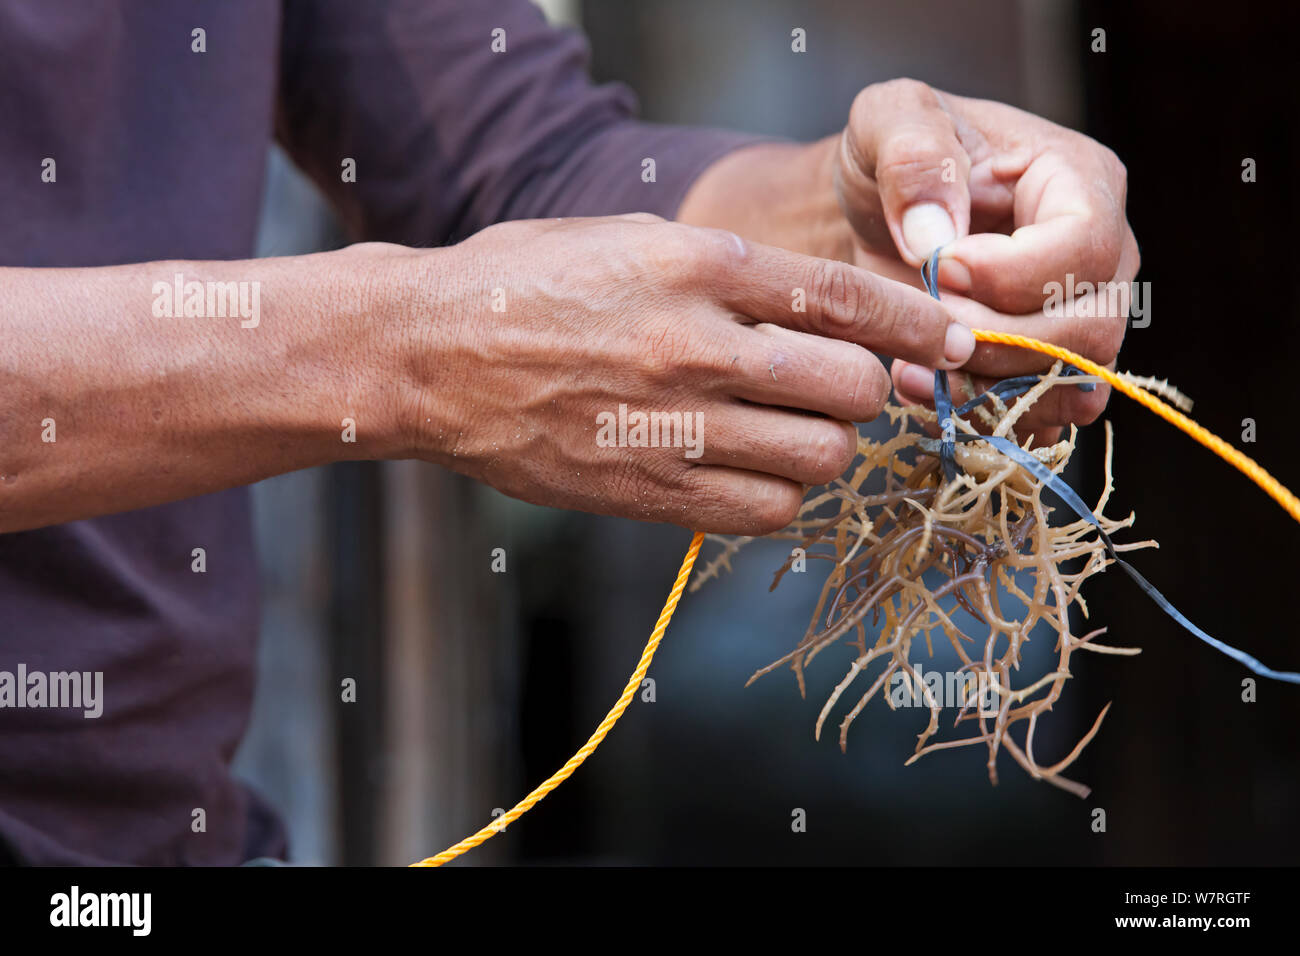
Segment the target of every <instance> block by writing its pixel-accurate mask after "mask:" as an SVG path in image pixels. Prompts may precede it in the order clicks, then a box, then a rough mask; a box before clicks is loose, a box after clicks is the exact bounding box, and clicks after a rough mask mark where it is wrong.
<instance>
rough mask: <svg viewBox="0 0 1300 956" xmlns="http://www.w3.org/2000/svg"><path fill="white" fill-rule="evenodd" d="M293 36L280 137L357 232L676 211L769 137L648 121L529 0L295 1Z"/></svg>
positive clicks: (287, 15) (415, 232) (453, 232)
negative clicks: (738, 155)
mask: <svg viewBox="0 0 1300 956" xmlns="http://www.w3.org/2000/svg"><path fill="white" fill-rule="evenodd" d="M281 46H282V49H281V64H280V89H279V94H278V102H277V109H276V136H277V138H278V140H279V141H280V142H281V144H282V145H283V146H284V147H285V149H286V150H287V151H288V152H289V154H290V155H291V156H292V158H293V160H294V162H295V163H297V164H298V165H299V166H300V167H301V168H302V169H303V170H304V171H305V172H306V173H307V174H308V175H309V176H310V177H311V178H312V179H313V180H314V181H315V182H316V184H317V185H318V186H319V187H320V188H321V189H322V190H323V191H324V192H325V193H326V195H327V196H328V197H329V198H330V199H331V201H332V202H333V203H334V205H335V206H336V207H337V208H338V209H339V211H340V213H341V215H342V217H343V219H344V222H345V224H346V226H347V228H348V230H349V232H350V233H351V234H352V236H353V237H354V238H357V239H370V240H384V241H388V242H400V243H404V244H407V245H435V244H439V243H444V242H454V241H458V240H460V239H462V238H464V237H466V236H468V235H471V234H473V233H474V232H476V231H478V230H479V229H482V228H484V227H485V226H488V225H491V224H492V223H494V222H499V221H502V220H507V219H532V218H545V217H552V216H588V215H613V214H617V213H623V212H651V213H655V214H657V215H661V216H664V217H665V218H672V217H673V216H674V215H675V214H676V212H677V208H678V206H679V205H680V204H681V201H682V198H683V197H684V196H685V194H686V191H687V189H688V188H689V186H690V184H691V183H692V182H693V181H694V180H695V178H696V177H697V176H698V175H699V174H700V173H701V172H703V171H704V169H705V168H707V167H708V166H709V165H710V164H711V163H713V162H714V161H715V160H717V159H718V158H720V157H721V156H723V155H724V154H726V153H727V152H729V151H731V150H733V149H736V148H738V147H740V146H743V145H747V144H749V143H753V142H758V141H760V138H759V137H755V136H749V135H745V134H739V133H732V132H724V131H721V130H707V129H695V128H687V127H675V126H666V125H660V124H654V123H645V122H640V121H638V120H637V119H636V118H635V112H636V99H635V97H634V96H633V94H632V93H631V91H630V90H628V89H627V88H626V87H624V86H621V85H618V84H608V85H603V86H596V85H594V84H593V83H592V82H591V80H590V78H589V76H588V74H587V61H588V55H587V47H586V44H585V41H584V40H583V39H582V37H581V36H580V35H579V34H577V33H576V32H574V31H571V30H564V29H557V28H554V27H551V26H550V25H548V24H547V23H546V21H545V19H544V17H543V16H542V14H541V12H540V11H539V10H538V9H537V8H536V7H535V6H534V5H533V4H532V3H531V2H529V0H370V2H365V3H362V2H358V0H286V2H285V4H284V21H283V25H282V42H281ZM347 160H352V161H353V162H354V164H355V181H354V182H352V181H346V180H347V179H348V176H347V175H346V168H345V167H346V165H347V163H346V161H347ZM646 160H653V177H651V175H650V169H649V164H647V163H646V162H645V161H646ZM647 180H651V181H647Z"/></svg>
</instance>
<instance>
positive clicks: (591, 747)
mask: <svg viewBox="0 0 1300 956" xmlns="http://www.w3.org/2000/svg"><path fill="white" fill-rule="evenodd" d="M703 543H704V532H703V531H697V532H695V537H693V538H692V539H691V546H690V547H689V548H687V549H686V557H684V558H682V567H681V570H679V571H678V572H677V580H676V581H674V582H673V589H672V590H671V591H669V592H668V600H667V601H665V602H664V609H663V610H662V611H660V612H659V620H658V622H657V623H656V624H655V627H654V630H653V631H651V632H650V640H649V641H647V642H646V646H645V650H644V651H642V652H641V661H640V663H638V664H637V665H636V670H634V671H633V672H632V676H631V677H629V678H628V681H627V686H626V687H624V688H623V695H622V696H621V697H619V699H618V702H617V703H616V704H614V706H613V707H612V708H611V709H610V711H609V713H608V714H606V715H605V719H604V720H602V721H601V722H600V726H599V727H597V728H596V730H595V732H594V733H593V734H592V735H591V736H590V737H589V738H588V739H587V742H586V743H585V744H583V745H582V749H581V750H579V751H578V752H577V753H576V754H574V755H573V756H572V757H570V758H569V760H568V762H567V763H566V764H565V765H564V766H563V767H561V768H560V769H559V770H557V771H555V773H553V774H551V776H550V777H548V778H547V779H546V781H545V782H544V783H543V784H542V785H541V786H539V787H538V788H537V789H536V790H534V791H533V792H532V793H530V794H529V795H528V796H526V797H524V798H523V799H522V800H520V801H519V802H518V803H517V804H515V807H514V809H512V810H511V811H510V812H509V813H507V814H505V815H504V816H501V817H498V818H497V819H496V820H493V821H492V822H491V823H489V824H488V825H487V826H485V827H484V828H483V829H482V830H479V831H478V833H475V834H474V835H473V836H471V837H466V838H465V839H464V840H461V841H460V842H459V843H457V844H456V845H455V846H453V847H448V848H447V849H446V850H443V851H442V852H441V853H439V854H438V855H437V856H431V857H429V858H428V859H426V860H421V861H420V862H419V863H412V864H411V865H412V866H442V865H443V864H444V863H447V862H450V861H451V860H454V859H456V857H458V856H460V855H461V854H462V853H464V852H465V851H466V850H472V849H473V848H474V847H476V846H478V845H479V844H480V843H482V842H483V841H484V840H487V839H489V838H490V837H492V836H494V835H495V834H496V833H497V831H499V830H503V829H505V828H506V827H507V826H508V825H510V824H511V823H513V822H514V821H516V820H518V819H519V818H520V817H521V816H523V815H524V814H525V813H526V812H527V811H528V810H529V809H531V808H532V806H533V805H534V804H536V803H537V802H538V801H539V800H541V799H542V797H544V796H546V795H547V794H548V793H550V792H551V791H552V790H554V789H555V788H556V787H558V786H559V785H560V784H561V783H563V782H564V781H565V780H567V779H568V778H569V776H570V774H572V773H573V771H575V770H577V769H578V767H579V766H581V765H582V762H583V761H584V760H586V759H587V758H588V757H590V756H591V755H592V753H593V752H594V751H595V749H596V748H597V747H598V746H600V742H601V741H602V740H604V739H605V735H606V734H607V733H609V732H610V731H611V730H613V729H614V725H615V724H616V723H618V719H619V718H620V717H622V716H623V711H625V710H627V705H628V704H630V703H632V697H633V695H635V694H636V692H637V691H638V690H640V688H641V681H642V679H643V678H644V677H645V675H646V671H648V670H649V669H650V661H651V660H652V659H653V658H654V656H655V651H656V650H658V648H659V642H660V641H661V640H663V636H664V631H666V630H668V622H669V621H671V620H672V619H673V612H674V611H676V610H677V602H678V601H680V600H681V599H682V591H684V590H685V589H686V581H687V579H688V578H689V577H690V576H691V568H693V567H694V566H695V559H696V558H697V557H698V556H699V553H700V545H702V544H703Z"/></svg>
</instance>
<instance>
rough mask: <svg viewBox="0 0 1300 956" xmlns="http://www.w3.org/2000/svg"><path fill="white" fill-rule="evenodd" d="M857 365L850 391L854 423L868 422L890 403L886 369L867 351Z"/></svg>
mask: <svg viewBox="0 0 1300 956" xmlns="http://www.w3.org/2000/svg"><path fill="white" fill-rule="evenodd" d="M862 351H863V352H864V353H865V354H863V355H862V356H861V357H860V358H859V360H858V361H857V362H856V363H855V367H854V370H853V372H852V373H850V374H851V375H852V380H851V381H852V384H851V385H850V386H849V389H848V402H847V405H848V409H849V414H850V416H851V417H852V419H853V421H857V422H868V421H871V420H872V419H873V418H875V417H876V416H877V415H879V414H880V413H881V411H883V410H884V407H885V403H886V402H887V401H889V392H890V387H891V383H890V378H889V373H888V372H886V371H885V367H884V366H883V365H881V364H880V362H879V361H877V360H876V357H875V356H874V355H872V354H871V353H870V352H868V351H867V350H866V349H863V350H862Z"/></svg>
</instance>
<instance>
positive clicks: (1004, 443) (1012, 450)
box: [958, 435, 1300, 684]
mask: <svg viewBox="0 0 1300 956" xmlns="http://www.w3.org/2000/svg"><path fill="white" fill-rule="evenodd" d="M958 441H964V442H969V441H986V442H988V443H989V444H990V445H992V446H993V447H994V448H996V449H997V450H998V451H1000V452H1002V454H1004V455H1006V456H1007V457H1008V458H1010V459H1011V460H1012V461H1014V462H1015V463H1016V464H1017V465H1019V466H1020V467H1021V468H1024V469H1025V470H1026V471H1028V472H1029V473H1030V474H1032V475H1033V476H1034V477H1035V478H1037V479H1038V480H1039V481H1041V482H1042V483H1043V485H1044V486H1045V487H1047V488H1049V489H1050V490H1051V491H1052V492H1053V493H1054V494H1055V495H1056V496H1057V497H1058V498H1060V499H1061V500H1062V501H1064V502H1065V503H1066V504H1067V505H1069V506H1070V509H1071V510H1072V511H1073V512H1074V513H1075V514H1077V515H1078V516H1079V517H1080V518H1082V519H1083V520H1084V521H1087V522H1088V523H1089V524H1091V525H1092V526H1093V527H1094V528H1096V529H1097V534H1098V536H1099V537H1100V538H1101V542H1102V544H1103V545H1105V547H1106V553H1107V554H1108V555H1109V556H1110V558H1111V560H1112V561H1114V562H1115V563H1116V564H1117V565H1119V567H1120V568H1122V569H1123V570H1124V573H1126V574H1127V575H1128V576H1129V577H1130V578H1132V579H1133V580H1134V581H1135V582H1136V583H1137V586H1138V587H1140V588H1141V589H1142V590H1143V591H1144V592H1145V593H1146V595H1147V597H1149V598H1151V600H1153V601H1155V602H1156V604H1157V605H1159V606H1160V609H1161V610H1162V611H1164V612H1165V613H1166V614H1168V615H1169V616H1170V617H1171V618H1173V619H1174V620H1175V621H1177V622H1178V623H1179V624H1181V625H1182V626H1183V628H1184V629H1185V630H1186V631H1187V632H1188V633H1190V634H1192V635H1194V636H1196V637H1197V638H1199V639H1200V640H1202V641H1204V642H1205V643H1206V644H1209V645H1210V646H1211V647H1213V648H1214V649H1215V650H1217V651H1219V652H1221V653H1223V654H1226V655H1228V656H1229V657H1231V658H1232V659H1233V660H1234V661H1237V662H1238V663H1240V664H1244V665H1245V666H1246V667H1247V668H1248V669H1249V670H1251V671H1252V672H1254V673H1256V674H1258V675H1259V676H1261V677H1271V678H1273V679H1274V680H1280V681H1286V682H1287V683H1289V684H1300V673H1295V672H1292V671H1277V670H1273V668H1271V667H1266V666H1265V665H1264V664H1262V663H1261V662H1260V661H1259V660H1258V659H1257V658H1254V657H1251V656H1250V655H1249V654H1247V653H1246V652H1245V651H1239V650H1237V648H1235V647H1232V646H1230V645H1228V644H1225V643H1223V641H1221V640H1219V639H1218V638H1216V637H1212V636H1210V635H1209V634H1207V633H1205V632H1204V631H1203V630H1201V629H1200V628H1199V627H1197V626H1196V625H1195V624H1193V623H1192V622H1191V621H1189V620H1188V619H1187V616H1186V615H1185V614H1183V612H1182V611H1180V610H1178V608H1176V607H1174V606H1173V604H1172V603H1170V601H1169V599H1168V598H1167V597H1165V596H1164V595H1163V594H1161V593H1160V592H1159V591H1158V590H1157V589H1156V587H1155V585H1154V584H1152V583H1151V582H1150V581H1148V580H1147V579H1146V578H1144V577H1143V576H1142V575H1141V574H1139V573H1138V570H1137V568H1135V567H1133V565H1131V564H1129V563H1128V562H1127V561H1125V560H1124V559H1123V558H1121V557H1120V556H1119V555H1118V554H1117V553H1116V552H1115V545H1114V544H1113V543H1112V542H1111V540H1110V535H1108V534H1106V532H1105V531H1103V530H1102V528H1101V522H1099V521H1098V520H1097V517H1096V515H1094V514H1093V513H1092V509H1091V508H1089V507H1088V506H1087V505H1086V504H1084V503H1083V499H1081V498H1080V497H1079V496H1078V495H1077V494H1075V491H1074V489H1073V488H1071V487H1070V486H1069V485H1067V484H1066V483H1065V482H1064V481H1063V480H1061V477H1060V476H1059V475H1056V474H1054V473H1053V472H1052V470H1051V469H1049V468H1048V467H1047V466H1046V465H1044V464H1043V463H1042V462H1041V461H1039V460H1038V459H1037V458H1035V457H1034V456H1033V455H1031V454H1030V453H1029V452H1027V451H1025V450H1024V449H1023V448H1021V447H1020V446H1018V445H1017V444H1016V443H1015V442H1013V441H1011V440H1010V439H1007V438H1002V437H1001V436H997V435H961V436H959V437H958Z"/></svg>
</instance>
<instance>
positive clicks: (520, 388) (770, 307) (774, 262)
mask: <svg viewBox="0 0 1300 956" xmlns="http://www.w3.org/2000/svg"><path fill="white" fill-rule="evenodd" d="M388 248H389V249H391V248H393V247H388ZM431 267H436V270H437V271H436V272H432V271H430V269H431ZM394 270H396V271H394ZM421 273H424V274H425V276H426V281H425V282H424V283H419V282H416V284H415V285H414V286H412V279H411V277H412V276H418V275H420V274H421ZM376 274H377V275H381V276H382V275H388V276H390V277H391V276H397V277H399V278H398V279H397V281H391V280H390V281H381V283H380V285H381V286H382V285H387V286H389V287H391V288H394V289H398V290H410V289H414V291H413V292H407V293H405V294H402V295H400V296H398V297H397V298H396V299H395V300H394V301H393V302H392V304H391V308H392V309H393V313H392V318H391V320H392V321H395V322H399V321H400V322H405V323H406V326H407V327H408V328H409V330H410V336H411V343H412V344H411V347H410V348H409V351H408V356H409V357H408V360H407V361H406V362H405V363H404V364H403V365H401V366H399V367H398V368H397V369H394V376H395V381H396V382H397V384H398V388H397V389H395V391H394V393H393V394H394V397H395V398H396V420H397V421H398V423H399V427H400V428H402V429H404V432H403V435H402V439H403V441H404V443H405V455H407V456H410V457H420V458H425V459H428V460H431V461H435V462H438V463H440V464H443V465H446V466H448V467H451V468H454V469H456V470H458V471H461V472H464V473H466V474H468V475H470V476H472V477H474V478H477V479H480V480H482V481H485V482H487V483H489V484H491V485H493V486H495V487H496V488H498V489H500V490H501V491H503V492H505V493H507V494H509V495H512V496H514V497H518V498H522V499H525V500H527V501H531V502H535V503H539V504H546V505H552V506H555V507H561V508H577V509H581V510H584V511H596V512H600V513H607V514H614V515H620V516H625V517H632V518H640V519H648V520H656V521H669V522H673V523H675V524H680V525H685V526H688V527H691V528H695V529H703V530H707V531H715V532H733V533H744V534H762V533H766V532H770V531H774V530H777V529H778V528H781V527H783V526H784V525H785V524H787V523H788V522H789V521H790V520H791V519H792V518H793V517H794V515H795V513H796V511H797V509H798V507H799V504H800V502H801V500H802V498H803V485H804V484H815V483H821V482H826V481H830V480H831V479H833V478H835V477H837V476H838V475H840V474H841V473H842V472H843V471H844V469H845V468H847V467H848V465H849V463H850V462H851V460H852V458H853V456H854V454H855V452H856V449H857V433H856V430H855V428H854V427H853V425H851V424H849V423H850V422H855V421H865V420H868V419H871V418H874V417H875V416H876V415H877V414H879V412H880V410H881V408H882V406H883V404H884V402H885V401H886V399H887V398H888V395H889V390H890V383H889V376H888V373H887V372H886V371H885V369H884V368H883V366H882V365H881V364H880V363H879V362H878V361H877V359H876V358H875V357H874V356H873V355H872V353H871V351H870V350H871V349H878V350H880V351H883V352H887V353H889V354H891V355H899V356H903V357H905V358H906V359H907V360H909V361H912V362H916V363H919V364H921V365H927V366H934V365H936V364H937V365H938V366H940V367H945V368H953V367H956V366H958V365H961V364H962V363H964V362H965V361H966V360H967V359H968V358H969V357H970V355H971V353H972V350H973V347H974V340H973V338H972V337H971V336H970V333H969V331H968V330H966V329H965V328H964V327H963V326H961V325H960V324H958V323H956V322H954V321H952V319H951V317H950V316H949V315H948V314H947V312H946V311H945V309H944V308H943V307H942V306H941V305H940V304H939V303H937V302H935V301H934V300H933V299H931V298H929V297H928V296H926V295H924V293H921V292H919V291H917V290H915V289H913V288H910V287H908V286H905V285H902V284H899V283H894V282H891V281H889V280H886V279H882V278H880V277H878V276H874V275H872V274H871V273H869V272H867V271H865V270H863V269H859V268H856V267H854V266H851V265H848V264H845V263H842V262H834V261H828V260H823V259H815V258H811V257H807V256H802V255H798V254H796V253H792V252H787V251H784V250H779V249H775V248H770V247H767V246H762V245H758V244H755V243H751V242H746V241H743V240H741V239H739V238H738V237H737V236H735V235H734V234H732V233H729V232H724V231H720V230H712V229H697V228H692V227H688V226H684V225H680V224H677V223H668V222H664V221H663V220H661V219H658V218H657V217H654V216H648V215H632V216H620V217H614V218H604V219H567V220H538V221H524V222H515V223H505V224H502V225H498V226H493V227H491V228H489V229H486V230H484V231H483V232H481V233H478V234H477V235H475V236H474V237H472V238H471V239H469V240H467V241H465V242H463V243H461V244H460V245H459V246H456V247H453V248H452V249H449V250H439V251H437V252H435V253H432V254H429V253H426V252H421V251H417V250H405V249H403V250H400V251H398V252H395V253H392V254H391V255H388V256H386V257H384V259H383V260H382V266H381V271H378V272H377V273H376ZM800 309H802V311H800ZM377 320H378V321H385V318H384V317H383V316H380V317H378V319H377ZM620 406H625V407H626V409H627V415H629V416H630V415H632V414H633V413H643V414H648V413H668V414H672V413H677V414H678V415H679V416H680V419H679V420H682V421H687V420H688V421H689V423H690V424H691V425H692V426H693V432H694V433H693V434H692V436H691V437H692V441H693V442H695V441H698V440H699V439H702V442H699V444H698V447H697V446H696V445H695V444H692V445H691V446H690V447H687V446H686V445H685V443H683V442H677V447H658V448H656V447H618V446H615V447H609V445H610V442H609V441H604V442H602V441H598V434H599V432H600V429H601V424H600V423H601V421H602V418H603V420H604V421H606V422H609V421H611V420H614V419H617V418H618V417H619V408H620ZM700 426H702V431H701V430H699V429H700ZM674 434H675V435H676V436H678V437H681V432H680V431H677V432H675V433H674ZM612 436H613V433H612V432H607V435H606V437H607V438H609V437H612ZM629 444H631V443H630V442H629Z"/></svg>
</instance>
